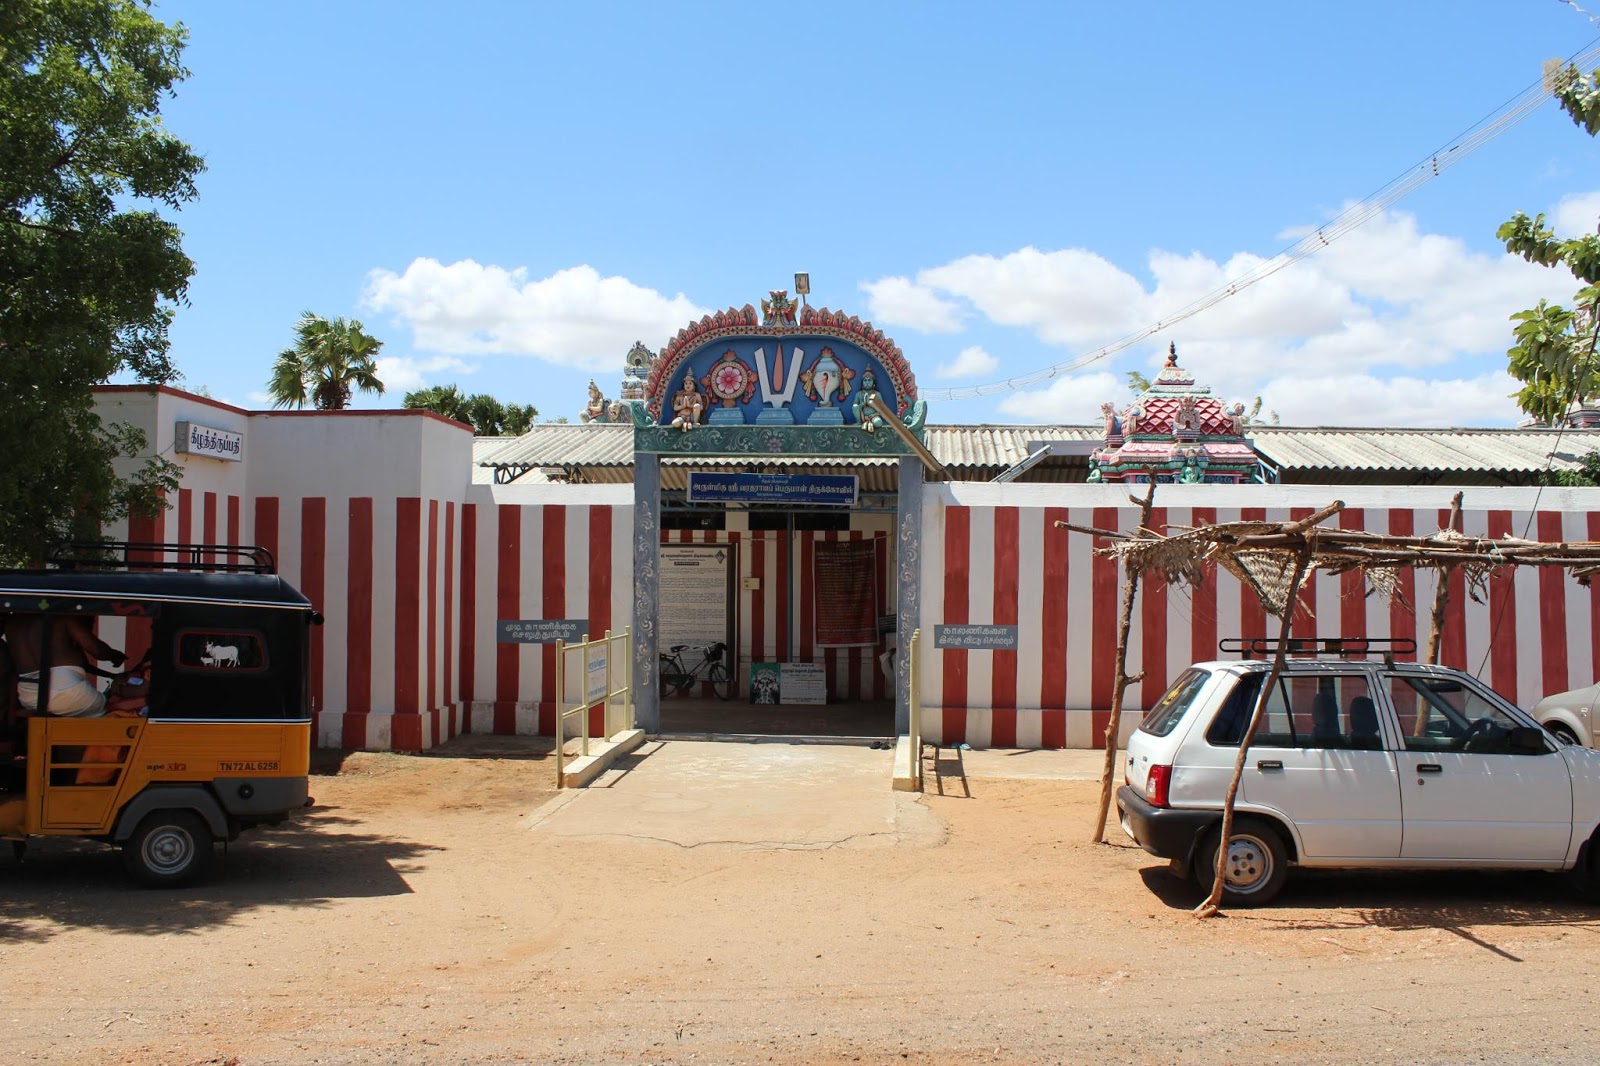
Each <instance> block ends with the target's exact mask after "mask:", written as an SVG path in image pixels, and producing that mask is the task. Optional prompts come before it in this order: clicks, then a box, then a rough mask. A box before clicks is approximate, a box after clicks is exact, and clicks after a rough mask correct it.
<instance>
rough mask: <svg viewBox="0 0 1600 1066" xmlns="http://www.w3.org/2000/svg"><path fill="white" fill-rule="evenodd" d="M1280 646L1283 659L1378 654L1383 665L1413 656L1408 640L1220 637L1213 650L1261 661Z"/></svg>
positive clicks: (1414, 647) (1413, 646) (1413, 644)
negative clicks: (1380, 655)
mask: <svg viewBox="0 0 1600 1066" xmlns="http://www.w3.org/2000/svg"><path fill="white" fill-rule="evenodd" d="M1280 643H1281V644H1283V645H1284V649H1283V650H1284V653H1285V654H1287V655H1296V656H1310V657H1312V658H1315V657H1317V656H1319V655H1333V656H1337V657H1339V658H1341V659H1350V658H1365V657H1367V656H1369V655H1371V654H1373V653H1374V652H1377V651H1381V652H1382V653H1383V658H1384V661H1385V662H1391V663H1392V662H1393V661H1394V657H1395V656H1396V655H1415V654H1416V652H1417V642H1416V641H1414V640H1412V639H1411V638H1410V637H1288V638H1286V639H1284V640H1282V641H1280V640H1279V639H1278V638H1277V637H1224V638H1223V639H1222V640H1220V641H1218V642H1217V648H1218V650H1220V651H1224V652H1238V653H1239V655H1240V656H1241V657H1242V658H1245V659H1265V658H1266V657H1267V656H1269V655H1274V654H1276V653H1277V650H1278V645H1279V644H1280Z"/></svg>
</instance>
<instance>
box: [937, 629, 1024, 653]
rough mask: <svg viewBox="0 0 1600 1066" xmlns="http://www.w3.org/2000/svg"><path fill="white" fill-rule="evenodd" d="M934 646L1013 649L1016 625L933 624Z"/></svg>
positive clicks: (975, 649) (970, 648)
mask: <svg viewBox="0 0 1600 1066" xmlns="http://www.w3.org/2000/svg"><path fill="white" fill-rule="evenodd" d="M933 646H934V647H935V648H966V649H969V650H971V651H1015V650H1016V647H1017V627H1016V626H990V625H962V626H934V627H933Z"/></svg>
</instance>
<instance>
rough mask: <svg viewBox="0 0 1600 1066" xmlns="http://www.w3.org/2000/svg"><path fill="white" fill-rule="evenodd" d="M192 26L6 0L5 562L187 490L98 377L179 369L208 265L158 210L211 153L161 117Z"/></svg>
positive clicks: (0, 123) (0, 41)
mask: <svg viewBox="0 0 1600 1066" xmlns="http://www.w3.org/2000/svg"><path fill="white" fill-rule="evenodd" d="M187 36H188V35H187V32H186V31H185V30H184V29H183V27H182V26H166V25H164V24H163V23H161V22H159V21H158V20H156V19H155V18H154V17H153V16H152V15H151V14H150V12H149V10H148V5H147V4H145V3H140V2H137V0H5V3H4V4H0V395H3V396H4V397H5V398H6V399H5V403H6V409H5V416H4V417H3V418H0V455H4V457H5V459H4V465H5V475H4V476H3V477H0V563H4V564H17V563H30V562H31V563H36V562H38V561H39V560H41V559H42V558H43V557H44V556H45V555H47V554H48V552H49V550H50V548H51V547H52V546H53V545H54V544H56V543H59V542H60V541H62V540H64V539H68V538H90V537H94V536H97V535H98V534H99V531H100V530H101V529H102V528H103V527H104V526H105V525H107V524H109V523H111V522H113V521H116V520H117V519H119V518H122V517H125V516H127V515H129V514H153V513H155V512H156V511H158V510H159V509H160V508H161V507H162V506H163V503H162V501H161V497H160V493H161V492H162V491H164V490H169V489H172V488H174V487H176V484H177V478H176V467H174V466H173V465H172V464H171V463H169V462H167V461H165V460H162V459H159V458H158V459H147V460H145V461H143V462H142V463H135V464H125V469H128V468H131V470H132V472H131V473H124V474H119V472H118V470H117V461H118V460H119V459H121V460H129V459H135V458H136V457H137V456H139V455H141V454H143V453H144V451H145V449H146V446H147V443H148V442H147V441H146V440H145V439H144V435H143V434H142V433H140V432H138V431H137V430H135V429H133V428H132V427H129V426H126V425H121V424H114V425H106V424H102V423H101V421H100V419H99V418H98V416H96V414H95V412H94V397H93V392H92V390H93V387H94V386H95V385H96V384H99V383H101V382H104V381H107V380H108V379H110V378H111V377H112V376H113V375H115V374H119V373H124V374H130V375H131V376H132V377H133V378H135V379H136V380H138V381H141V382H147V383H151V384H157V383H161V382H166V381H171V380H173V379H174V378H176V377H177V376H178V374H177V371H176V369H175V368H174V367H173V366H172V363H171V362H170V360H169V358H168V343H167V328H168V325H169V323H170V322H171V320H172V314H173V307H174V306H175V305H177V304H180V303H182V302H183V301H184V299H185V296H186V293H187V291H188V285H189V276H190V274H191V273H193V270H194V264H193V263H191V262H190V261H189V258H188V257H187V256H185V255H184V254H183V248H182V234H181V233H180V232H179V230H178V228H177V227H176V226H175V225H173V224H172V223H171V222H169V221H167V220H166V219H165V218H163V217H162V216H161V215H160V214H159V213H158V209H159V208H161V207H166V208H169V209H172V210H176V209H178V208H180V207H181V206H182V205H183V204H184V203H187V202H188V201H189V200H192V199H193V198H194V196H195V184H194V181H195V177H196V176H197V175H198V174H199V173H200V172H201V171H202V170H203V169H204V168H205V167H204V163H203V162H202V161H201V159H200V157H199V156H197V155H196V154H195V153H194V152H193V151H192V150H191V149H190V148H189V147H188V146H187V145H186V144H184V143H183V142H182V141H180V140H178V139H177V138H176V137H174V136H173V135H172V134H171V133H169V132H168V131H167V130H166V128H165V127H164V126H163V125H162V123H161V114H160V111H161V103H162V101H163V99H165V98H167V97H170V96H171V95H172V92H173V87H174V86H175V85H177V84H178V83H179V82H181V81H182V80H183V79H184V77H185V76H186V75H187V73H188V72H187V71H186V70H185V69H184V68H183V66H182V64H181V63H180V58H181V56H182V52H183V46H184V42H185V40H186V39H187Z"/></svg>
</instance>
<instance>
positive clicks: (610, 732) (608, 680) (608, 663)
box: [600, 629, 616, 740]
mask: <svg viewBox="0 0 1600 1066" xmlns="http://www.w3.org/2000/svg"><path fill="white" fill-rule="evenodd" d="M605 646H606V703H605V712H604V713H603V714H602V715H601V716H600V717H601V719H602V720H603V721H604V723H605V724H604V726H602V728H603V729H604V730H605V734H606V739H607V740H610V739H611V738H612V737H614V736H616V730H614V729H612V728H611V700H612V694H611V630H609V629H608V630H606V639H605Z"/></svg>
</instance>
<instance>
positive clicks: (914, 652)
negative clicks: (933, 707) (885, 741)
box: [906, 628, 922, 773]
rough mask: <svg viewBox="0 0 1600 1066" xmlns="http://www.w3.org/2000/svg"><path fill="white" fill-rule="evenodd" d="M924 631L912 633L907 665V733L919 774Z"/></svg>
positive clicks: (912, 756)
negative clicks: (909, 658) (908, 704)
mask: <svg viewBox="0 0 1600 1066" xmlns="http://www.w3.org/2000/svg"><path fill="white" fill-rule="evenodd" d="M921 644H922V630H921V629H920V628H919V629H914V630H912V631H911V661H910V662H909V663H907V664H906V666H907V669H908V670H909V671H910V673H909V675H908V678H907V683H906V695H907V699H908V702H909V703H910V706H909V707H907V708H906V710H907V712H908V713H907V723H906V731H907V732H908V733H909V734H910V740H911V758H912V766H913V768H914V769H915V770H917V771H918V773H920V772H921V769H922V713H921V712H922V692H921V689H922V676H921V675H922V671H921V669H920V667H921V662H922V655H921V650H922V649H921Z"/></svg>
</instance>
